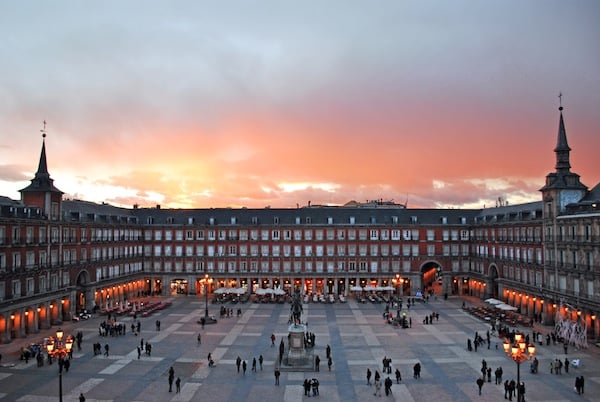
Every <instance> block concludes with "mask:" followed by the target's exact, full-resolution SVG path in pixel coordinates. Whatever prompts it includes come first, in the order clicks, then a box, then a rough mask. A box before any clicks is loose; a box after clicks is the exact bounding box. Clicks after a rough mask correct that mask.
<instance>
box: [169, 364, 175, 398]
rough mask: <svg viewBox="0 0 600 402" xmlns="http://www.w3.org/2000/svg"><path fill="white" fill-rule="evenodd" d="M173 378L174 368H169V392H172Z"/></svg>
mask: <svg viewBox="0 0 600 402" xmlns="http://www.w3.org/2000/svg"><path fill="white" fill-rule="evenodd" d="M174 379H175V369H173V366H171V367H170V368H169V392H173V380H174Z"/></svg>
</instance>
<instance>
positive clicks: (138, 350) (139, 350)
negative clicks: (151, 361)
mask: <svg viewBox="0 0 600 402" xmlns="http://www.w3.org/2000/svg"><path fill="white" fill-rule="evenodd" d="M137 352H138V359H139V358H140V357H142V349H140V347H139V346H138V347H137Z"/></svg>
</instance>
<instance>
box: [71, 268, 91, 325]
mask: <svg viewBox="0 0 600 402" xmlns="http://www.w3.org/2000/svg"><path fill="white" fill-rule="evenodd" d="M89 282H90V275H89V273H88V272H87V271H86V270H85V269H83V270H81V271H80V272H79V274H77V281H76V291H75V314H79V313H81V312H82V311H83V310H91V307H92V306H91V303H92V302H93V301H94V300H93V298H91V297H90V298H88V295H87V293H88V292H89V291H90V289H88V283H89ZM88 299H89V300H88ZM88 303H90V306H88Z"/></svg>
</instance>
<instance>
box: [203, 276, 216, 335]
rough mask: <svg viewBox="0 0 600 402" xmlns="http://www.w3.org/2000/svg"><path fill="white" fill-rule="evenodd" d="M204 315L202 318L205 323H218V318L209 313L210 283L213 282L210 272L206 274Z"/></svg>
mask: <svg viewBox="0 0 600 402" xmlns="http://www.w3.org/2000/svg"><path fill="white" fill-rule="evenodd" d="M203 281H204V306H205V307H204V317H203V319H202V321H204V322H203V324H216V322H217V320H216V319H215V318H213V317H210V316H209V315H208V284H209V283H212V282H213V280H212V278H209V277H208V274H204V279H203Z"/></svg>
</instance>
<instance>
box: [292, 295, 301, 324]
mask: <svg viewBox="0 0 600 402" xmlns="http://www.w3.org/2000/svg"><path fill="white" fill-rule="evenodd" d="M302 311H303V309H302V298H301V296H300V291H299V290H298V289H296V291H295V292H294V294H293V295H292V307H291V312H292V319H293V323H294V324H300V323H301V320H300V318H301V315H302Z"/></svg>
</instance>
